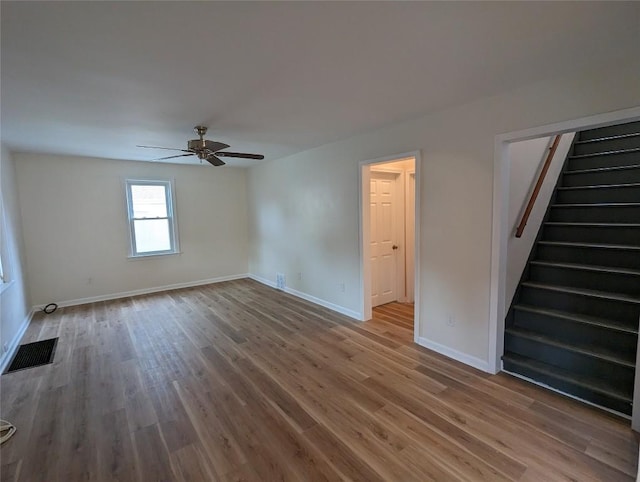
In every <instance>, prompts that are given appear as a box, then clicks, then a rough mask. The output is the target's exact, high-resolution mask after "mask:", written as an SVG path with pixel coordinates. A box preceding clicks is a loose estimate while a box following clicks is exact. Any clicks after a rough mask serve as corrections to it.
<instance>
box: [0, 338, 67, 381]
mask: <svg viewBox="0 0 640 482" xmlns="http://www.w3.org/2000/svg"><path fill="white" fill-rule="evenodd" d="M57 344H58V338H51V339H50V340H42V341H36V342H34V343H27V344H25V345H20V348H18V353H16V356H14V357H13V360H12V362H11V365H9V369H8V370H7V371H6V373H9V372H15V371H18V370H24V369H25V368H32V367H37V366H40V365H46V364H48V363H51V362H53V356H54V355H55V353H56V345H57Z"/></svg>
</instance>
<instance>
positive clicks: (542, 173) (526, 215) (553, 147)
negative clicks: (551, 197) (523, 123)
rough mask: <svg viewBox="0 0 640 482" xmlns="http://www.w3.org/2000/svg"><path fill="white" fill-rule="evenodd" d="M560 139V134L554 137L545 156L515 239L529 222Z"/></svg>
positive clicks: (520, 235)
mask: <svg viewBox="0 0 640 482" xmlns="http://www.w3.org/2000/svg"><path fill="white" fill-rule="evenodd" d="M561 137H562V134H558V135H557V136H556V137H555V139H553V144H551V147H550V148H549V154H547V159H546V160H545V161H544V166H542V171H540V176H538V181H537V182H536V187H534V188H533V192H532V193H531V198H529V203H528V204H527V208H526V209H525V210H524V214H523V215H522V219H521V220H520V224H518V229H516V238H520V237H522V233H523V232H524V227H525V226H526V225H527V221H528V220H529V215H530V214H531V211H532V210H533V205H534V204H535V203H536V199H537V198H538V194H539V193H540V188H542V183H543V182H544V178H545V176H546V175H547V171H548V170H549V166H551V161H552V160H553V156H554V154H555V153H556V149H558V144H560V138H561Z"/></svg>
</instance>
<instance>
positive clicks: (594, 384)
mask: <svg viewBox="0 0 640 482" xmlns="http://www.w3.org/2000/svg"><path fill="white" fill-rule="evenodd" d="M502 359H503V360H507V361H510V362H512V363H514V364H516V365H521V366H527V367H528V368H530V369H532V370H534V371H537V372H539V373H544V374H545V375H549V376H551V377H553V378H556V379H559V380H563V381H566V382H569V383H573V384H575V385H578V386H580V387H582V388H586V389H588V390H591V391H594V392H598V393H601V394H604V395H607V396H609V397H612V398H616V399H618V400H622V401H623V402H627V403H632V402H633V400H632V398H631V397H630V396H629V395H628V394H627V393H625V392H623V391H622V390H620V389H618V388H616V387H615V386H613V385H611V384H610V383H608V381H607V380H601V379H594V378H589V377H585V376H581V375H576V374H574V373H572V372H570V371H568V370H563V369H561V368H558V367H556V366H553V365H549V364H548V363H544V362H541V361H538V360H534V359H533V358H529V357H526V356H522V355H518V354H515V353H509V352H505V354H504V355H503V356H502Z"/></svg>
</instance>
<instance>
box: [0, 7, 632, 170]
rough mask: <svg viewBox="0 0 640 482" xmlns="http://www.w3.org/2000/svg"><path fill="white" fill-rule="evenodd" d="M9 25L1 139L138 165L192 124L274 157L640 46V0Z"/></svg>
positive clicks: (263, 10) (10, 17)
mask: <svg viewBox="0 0 640 482" xmlns="http://www.w3.org/2000/svg"><path fill="white" fill-rule="evenodd" d="M1 14H2V44H1V47H2V57H1V63H2V65H1V67H2V69H1V76H2V78H1V80H2V83H1V88H0V90H1V96H2V111H1V114H2V131H1V138H2V141H3V142H4V143H6V145H7V146H8V147H9V148H10V149H12V150H15V151H31V152H48V153H57V154H71V155H82V156H95V157H106V158H115V159H134V160H149V159H152V158H154V157H160V156H163V155H168V154H167V151H151V150H145V149H139V148H136V147H135V145H136V144H151V145H159V146H168V147H180V148H183V147H184V146H185V145H186V140H187V139H190V138H194V137H195V135H194V134H193V132H192V128H193V126H195V125H196V124H205V125H208V126H209V127H210V132H209V135H208V138H210V139H213V140H218V141H222V142H225V143H227V144H230V145H231V149H232V150H234V151H245V152H257V153H263V154H265V155H266V157H267V159H273V158H278V157H282V156H285V155H288V154H293V153H295V152H299V151H302V150H305V149H309V148H312V147H315V146H318V145H322V144H325V143H327V142H332V141H335V140H338V139H342V138H346V137H350V136H352V135H355V134H357V133H360V132H364V131H367V130H371V129H374V128H378V127H381V126H383V125H388V124H392V123H395V122H399V121H402V120H406V119H410V118H415V117H418V116H420V115H423V114H426V113H428V112H430V111H434V110H436V109H441V108H444V107H447V106H451V105H455V104H461V103H464V102H468V101H471V100H473V99H476V98H480V97H484V96H487V95H493V94H496V93H499V92H502V91H505V90H509V89H513V88H516V87H518V86H521V85H523V84H526V83H530V82H534V81H537V80H543V79H545V78H549V77H556V76H563V75H567V74H569V73H575V72H576V71H582V70H587V69H593V68H607V67H608V66H610V65H615V64H618V63H620V62H624V61H625V60H626V59H629V58H630V57H629V56H637V55H639V52H638V46H639V45H640V2H629V3H618V2H602V3H600V2H570V3H563V2H542V3H531V2H512V3H489V2H471V3H462V2H434V3H432V2H353V3H352V2H297V3H296V2H275V3H271V2H256V3H253V2H229V3H226V2H225V3H223V2H10V1H2V3H1ZM186 159H187V160H185V161H184V162H198V161H197V159H196V158H195V157H194V158H186ZM191 159H192V160H191ZM251 162H254V163H255V162H257V161H250V162H245V163H244V164H243V163H242V162H239V161H232V162H229V164H231V165H250V164H251Z"/></svg>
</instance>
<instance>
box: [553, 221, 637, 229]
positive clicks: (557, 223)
mask: <svg viewBox="0 0 640 482" xmlns="http://www.w3.org/2000/svg"><path fill="white" fill-rule="evenodd" d="M544 224H551V225H552V226H587V227H588V226H591V227H596V228H601V227H612V228H640V223H570V222H564V221H547V222H545V223H544Z"/></svg>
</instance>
